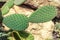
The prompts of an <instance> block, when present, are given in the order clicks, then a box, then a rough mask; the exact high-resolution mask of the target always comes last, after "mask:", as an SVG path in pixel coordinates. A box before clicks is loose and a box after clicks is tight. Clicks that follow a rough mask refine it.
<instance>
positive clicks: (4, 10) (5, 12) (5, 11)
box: [1, 6, 9, 15]
mask: <svg viewBox="0 0 60 40" xmlns="http://www.w3.org/2000/svg"><path fill="white" fill-rule="evenodd" d="M1 12H2V15H5V14H7V13H8V12H9V8H8V6H5V7H3V8H2V9H1Z"/></svg>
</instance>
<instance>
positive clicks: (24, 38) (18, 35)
mask: <svg viewBox="0 0 60 40" xmlns="http://www.w3.org/2000/svg"><path fill="white" fill-rule="evenodd" d="M13 34H14V37H15V39H18V40H34V37H33V36H32V34H30V33H27V32H25V31H19V32H13Z"/></svg>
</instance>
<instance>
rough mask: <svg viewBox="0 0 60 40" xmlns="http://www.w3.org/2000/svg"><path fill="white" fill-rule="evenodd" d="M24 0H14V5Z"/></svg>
mask: <svg viewBox="0 0 60 40" xmlns="http://www.w3.org/2000/svg"><path fill="white" fill-rule="evenodd" d="M24 1H26V0H15V1H14V4H15V5H20V4H22V3H23V2H24Z"/></svg>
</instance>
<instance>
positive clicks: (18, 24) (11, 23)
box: [3, 14, 28, 31]
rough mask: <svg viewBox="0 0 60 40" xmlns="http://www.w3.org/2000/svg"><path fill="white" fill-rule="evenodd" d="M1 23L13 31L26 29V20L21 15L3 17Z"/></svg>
mask: <svg viewBox="0 0 60 40" xmlns="http://www.w3.org/2000/svg"><path fill="white" fill-rule="evenodd" d="M3 23H4V24H5V25H6V26H7V27H9V28H10V29H13V30H18V31H21V30H24V29H26V28H27V27H28V18H27V17H26V16H24V15H22V14H12V15H9V16H6V17H4V19H3Z"/></svg>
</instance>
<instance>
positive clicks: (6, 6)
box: [1, 0, 14, 15]
mask: <svg viewBox="0 0 60 40" xmlns="http://www.w3.org/2000/svg"><path fill="white" fill-rule="evenodd" d="M13 4H14V0H8V1H7V2H6V3H5V4H4V5H3V7H2V8H1V11H2V15H5V14H7V13H8V12H9V9H10V8H11V7H12V6H13Z"/></svg>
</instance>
